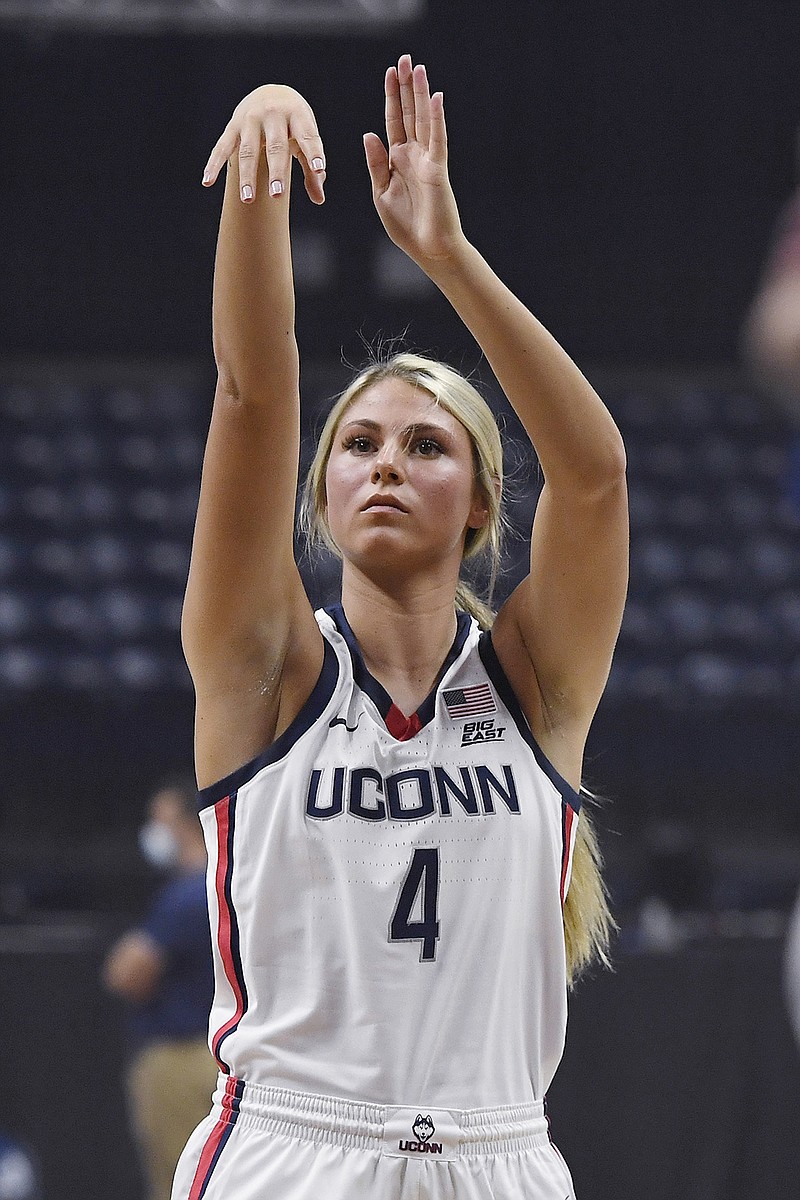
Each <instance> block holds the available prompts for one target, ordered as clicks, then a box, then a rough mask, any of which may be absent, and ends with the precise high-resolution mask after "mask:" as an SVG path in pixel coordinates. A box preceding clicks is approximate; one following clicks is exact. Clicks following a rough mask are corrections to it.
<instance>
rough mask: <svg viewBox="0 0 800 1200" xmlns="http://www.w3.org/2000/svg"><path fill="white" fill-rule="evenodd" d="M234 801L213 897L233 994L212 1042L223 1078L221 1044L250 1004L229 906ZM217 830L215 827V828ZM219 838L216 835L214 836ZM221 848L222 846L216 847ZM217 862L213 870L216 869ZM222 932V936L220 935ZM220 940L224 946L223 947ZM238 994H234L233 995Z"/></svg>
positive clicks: (236, 924) (235, 920) (226, 1068)
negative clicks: (227, 1016) (232, 1007)
mask: <svg viewBox="0 0 800 1200" xmlns="http://www.w3.org/2000/svg"><path fill="white" fill-rule="evenodd" d="M236 798H237V793H236V792H233V793H232V794H231V795H230V796H228V797H227V805H226V806H221V807H222V808H223V809H224V810H225V813H224V818H222V819H224V821H225V822H226V828H225V830H224V832H225V838H224V853H225V859H224V863H223V865H224V867H225V874H224V879H223V881H222V895H219V894H218V896H217V903H218V905H219V912H220V917H219V922H218V929H217V938H218V939H219V940H218V945H219V952H220V957H221V958H222V962H223V965H224V968H225V974H226V975H227V976H228V982H229V983H230V984H231V987H232V989H233V991H234V995H235V997H236V1012H235V1013H234V1016H233V1017H232V1018H231V1020H230V1021H228V1022H227V1023H226V1024H225V1025H223V1026H222V1028H221V1029H218V1030H217V1032H216V1033H215V1034H214V1037H213V1039H212V1042H213V1046H212V1049H213V1052H214V1057H215V1058H216V1060H217V1062H218V1063H219V1065H220V1067H221V1068H222V1070H223V1071H224V1072H225V1074H226V1075H230V1067H229V1066H228V1064H227V1062H226V1061H225V1060H224V1059H223V1057H222V1055H221V1054H220V1049H221V1047H222V1043H223V1042H224V1041H225V1039H226V1038H228V1037H230V1035H231V1034H232V1033H234V1032H235V1030H237V1029H238V1028H239V1022H240V1021H241V1019H242V1017H243V1016H244V1014H245V1013H246V1012H247V1009H248V1005H249V1003H250V1001H249V998H248V995H247V985H246V983H245V980H244V968H243V966H242V955H241V950H240V946H239V918H238V916H237V915H236V909H235V907H234V903H233V893H232V891H231V884H232V881H233V848H234V832H235V827H236ZM217 828H218V829H219V825H218V827H217ZM217 836H218V837H219V833H218V834H217ZM220 849H222V847H220ZM219 865H220V864H219V862H218V866H217V869H218V870H219ZM223 931H224V934H223ZM223 940H224V943H225V944H224V945H223ZM230 971H232V972H233V979H231V978H230V975H229V972H230ZM237 991H238V995H236V993H237Z"/></svg>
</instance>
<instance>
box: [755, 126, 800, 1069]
mask: <svg viewBox="0 0 800 1200" xmlns="http://www.w3.org/2000/svg"><path fill="white" fill-rule="evenodd" d="M795 156H796V167H795V174H796V176H797V177H798V178H800V129H798V131H797V133H796V135H795ZM742 352H743V356H744V358H745V361H746V364H747V366H748V367H749V369H750V370H751V372H752V373H753V375H754V377H755V379H756V381H757V382H758V384H759V385H760V386H761V388H762V389H763V390H764V391H765V393H766V394H767V395H768V396H769V398H770V399H771V400H773V401H774V402H775V404H776V405H777V406H778V407H779V408H780V409H781V411H782V412H783V414H784V416H786V417H788V419H789V421H790V422H791V427H792V441H791V445H790V448H789V461H788V465H787V474H786V491H787V495H788V497H789V500H790V501H791V503H792V506H793V508H794V511H795V513H796V514H797V515H798V516H800V184H798V186H797V187H796V188H795V191H794V192H793V194H792V196H791V197H790V199H789V200H788V201H787V202H786V204H785V205H784V207H783V209H782V211H781V213H780V215H779V217H778V220H777V222H776V226H775V231H774V233H773V238H772V246H771V248H770V251H769V254H768V256H767V259H766V262H765V264H764V268H763V270H762V274H761V279H760V281H759V285H758V288H757V290H756V294H755V297H754V299H753V301H752V303H751V305H750V308H749V310H748V312H747V314H746V317H745V320H744V323H743V326H742ZM784 967H785V970H784V982H785V991H786V999H787V1006H788V1009H789V1018H790V1020H791V1023H792V1028H793V1030H794V1033H795V1037H796V1038H797V1042H798V1046H800V895H798V898H797V901H796V903H795V906H794V911H793V914H792V917H791V919H790V922H789V929H788V933H787V937H786V949H785V959H784Z"/></svg>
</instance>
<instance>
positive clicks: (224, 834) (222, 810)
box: [211, 796, 244, 1071]
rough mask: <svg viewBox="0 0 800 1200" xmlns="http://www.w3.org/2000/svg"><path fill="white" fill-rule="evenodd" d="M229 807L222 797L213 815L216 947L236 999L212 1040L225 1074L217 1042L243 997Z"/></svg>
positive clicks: (241, 1008)
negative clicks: (230, 887)
mask: <svg viewBox="0 0 800 1200" xmlns="http://www.w3.org/2000/svg"><path fill="white" fill-rule="evenodd" d="M230 806H231V797H230V796H225V797H224V798H223V799H222V800H219V801H217V803H216V804H215V805H214V815H215V816H216V819H217V872H216V877H215V888H216V892H217V910H218V913H219V918H218V922H217V945H218V946H219V953H220V958H221V960H222V966H223V970H224V971H225V978H226V979H227V980H228V983H229V984H230V985H231V991H232V992H233V995H234V999H235V1000H236V1012H235V1013H234V1014H233V1016H232V1017H231V1018H230V1020H229V1021H226V1022H225V1024H224V1025H223V1026H222V1028H221V1029H218V1030H217V1032H216V1033H215V1034H214V1037H213V1038H212V1041H211V1044H212V1046H213V1049H214V1057H215V1058H216V1060H217V1064H218V1065H219V1067H220V1069H221V1070H223V1071H227V1069H228V1068H227V1066H226V1064H225V1063H224V1062H223V1061H222V1059H221V1058H220V1057H219V1054H218V1050H219V1046H220V1043H221V1042H222V1040H223V1038H224V1037H225V1036H226V1034H228V1033H230V1031H231V1030H232V1029H233V1028H234V1026H236V1025H238V1023H239V1021H240V1020H241V1019H242V1015H243V1013H244V995H243V993H242V987H241V982H240V980H239V978H238V976H237V973H236V966H235V963H234V959H233V945H232V936H231V935H232V921H231V910H230V905H229V902H228V897H227V895H226V889H225V883H226V879H227V876H228V872H229V868H230V866H231V863H230V859H229V853H228V842H229V833H230V811H231V809H230Z"/></svg>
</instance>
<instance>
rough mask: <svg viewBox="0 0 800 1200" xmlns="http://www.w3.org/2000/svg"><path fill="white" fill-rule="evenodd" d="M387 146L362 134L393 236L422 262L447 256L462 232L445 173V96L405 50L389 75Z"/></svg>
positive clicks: (384, 218)
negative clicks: (429, 82)
mask: <svg viewBox="0 0 800 1200" xmlns="http://www.w3.org/2000/svg"><path fill="white" fill-rule="evenodd" d="M385 92H386V138H387V142H388V147H389V148H388V152H387V149H386V147H385V146H384V144H383V142H382V141H381V139H380V138H379V137H378V135H377V134H376V133H366V134H364V151H365V154H366V156H367V166H368V168H369V174H370V179H371V180H372V198H373V200H374V202H375V207H376V209H377V210H378V216H379V217H380V219H381V221H382V223H383V227H384V229H385V230H386V232H387V233H388V235H389V237H390V238H391V239H392V241H393V242H394V243H395V245H396V246H399V247H400V249H401V250H404V251H405V252H406V254H408V255H409V257H410V258H412V259H414V261H415V262H416V263H418V264H419V266H421V267H423V269H424V268H425V265H426V264H433V263H435V262H436V261H438V260H441V259H445V258H447V257H448V256H449V255H450V254H451V253H452V250H453V249H454V248H455V246H456V245H457V244H458V242H459V241H460V240H461V239H462V238H463V235H462V232H461V222H460V220H459V216H458V208H457V206H456V200H455V196H454V195H453V189H452V187H451V186H450V179H449V177H448V174H447V130H446V128H445V120H444V98H443V96H442V93H441V92H435V93H434V95H433V96H431V93H430V88H429V85H428V76H427V72H426V70H425V67H424V66H422V65H418V66H416V67H414V66H412V63H411V56H410V55H409V54H404V55H403V56H402V58H401V59H400V60H399V61H398V64H397V66H396V67H389V69H388V71H387V72H386V79H385Z"/></svg>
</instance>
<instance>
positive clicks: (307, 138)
mask: <svg viewBox="0 0 800 1200" xmlns="http://www.w3.org/2000/svg"><path fill="white" fill-rule="evenodd" d="M262 149H263V151H264V153H265V155H266V160H267V166H268V169H269V194H270V195H271V196H280V195H282V194H283V193H284V192H285V191H286V190H287V188H288V184H289V175H290V171H291V165H292V164H291V160H292V158H296V159H297V160H298V162H299V163H300V166H301V167H302V168H303V175H304V177H305V184H306V191H307V192H308V195H309V197H310V199H311V200H313V202H314V203H315V204H323V203H324V201H325V192H324V183H325V151H324V150H323V148H322V139H321V138H320V136H319V130H318V129H317V122H316V118H315V116H314V113H313V112H312V109H311V106H310V104H309V103H308V101H307V100H305V99H304V98H303V97H302V96H301V95H300V93H299V92H296V91H295V90H294V88H290V87H285V86H283V85H282V84H277V83H268V84H265V85H264V86H262V87H258V88H256V89H255V91H254V92H250V93H249V95H247V96H245V98H244V99H243V100H241V101H240V102H239V103H238V104H237V106H236V108H235V109H234V110H233V116H232V117H231V119H230V121H229V122H228V124H227V125H226V126H225V130H224V132H223V134H222V137H221V138H220V139H219V141H218V142H217V144H216V146H215V147H214V149H213V150H212V151H211V155H210V157H209V160H208V163H207V164H206V169H205V171H204V173H203V183H204V185H205V186H206V187H211V185H212V184H213V183H215V182H216V179H217V176H218V175H219V173H220V171H221V170H222V167H223V166H224V164H225V163H226V162H228V161H229V160H232V159H233V157H234V155H236V153H237V150H238V166H239V194H240V196H241V198H242V200H243V201H244V202H245V204H249V203H252V201H253V200H255V198H256V179H257V176H258V161H259V155H260V153H261V151H262Z"/></svg>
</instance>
